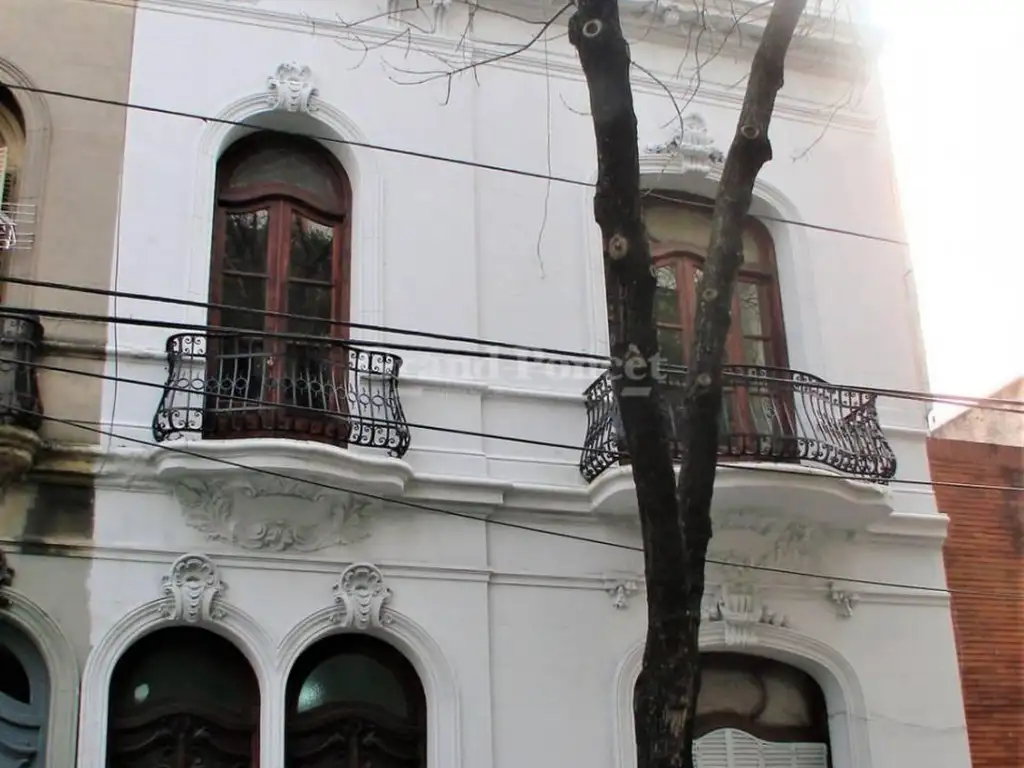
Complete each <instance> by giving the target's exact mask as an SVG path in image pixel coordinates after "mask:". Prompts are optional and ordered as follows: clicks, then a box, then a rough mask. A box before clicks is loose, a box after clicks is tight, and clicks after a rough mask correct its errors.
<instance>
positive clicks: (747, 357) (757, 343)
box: [743, 339, 768, 365]
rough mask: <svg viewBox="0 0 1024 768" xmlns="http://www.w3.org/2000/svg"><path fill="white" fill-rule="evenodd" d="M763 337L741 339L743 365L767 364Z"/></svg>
mask: <svg viewBox="0 0 1024 768" xmlns="http://www.w3.org/2000/svg"><path fill="white" fill-rule="evenodd" d="M766 352H767V350H766V349H765V343H764V340H763V339H744V340H743V364H744V365H768V356H767V354H766Z"/></svg>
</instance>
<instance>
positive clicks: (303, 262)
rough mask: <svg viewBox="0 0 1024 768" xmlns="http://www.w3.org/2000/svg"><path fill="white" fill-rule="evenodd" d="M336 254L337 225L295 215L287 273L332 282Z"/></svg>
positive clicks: (302, 277)
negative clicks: (335, 229) (333, 256)
mask: <svg viewBox="0 0 1024 768" xmlns="http://www.w3.org/2000/svg"><path fill="white" fill-rule="evenodd" d="M333 253H334V227H331V226H326V225H324V224H320V223H318V222H315V221H313V220H312V219H307V218H306V217H305V216H303V215H302V214H299V213H296V214H294V215H293V216H292V232H291V254H290V258H289V261H288V274H289V276H290V277H293V278H300V279H302V280H317V281H319V282H324V283H330V282H331V281H332V278H333V274H332V270H331V266H332V258H331V257H332V255H333Z"/></svg>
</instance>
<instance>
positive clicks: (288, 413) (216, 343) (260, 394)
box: [153, 332, 409, 457]
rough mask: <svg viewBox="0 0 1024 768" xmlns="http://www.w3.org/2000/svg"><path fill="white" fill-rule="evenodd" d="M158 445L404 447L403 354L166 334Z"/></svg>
mask: <svg viewBox="0 0 1024 768" xmlns="http://www.w3.org/2000/svg"><path fill="white" fill-rule="evenodd" d="M167 365H168V374H167V381H166V384H165V385H164V393H163V397H162V398H161V401H160V405H159V406H158V408H157V411H156V414H155V415H154V417H153V436H154V437H155V438H156V440H157V441H158V442H162V441H164V440H173V439H178V438H183V437H186V436H188V435H194V436H198V437H205V438H214V439H227V438H242V437H290V438H296V439H300V440H316V441H320V442H326V443H331V444H334V445H338V446H345V445H356V446H366V447H372V448H383V449H386V450H387V451H388V453H389V454H390V455H392V456H395V457H401V456H403V455H404V454H405V452H406V451H407V450H408V449H409V427H408V423H407V422H406V419H405V414H404V412H403V410H402V403H401V400H400V399H399V395H398V376H399V371H400V369H401V367H402V358H401V357H399V356H398V355H394V354H392V353H390V352H385V351H380V350H374V349H367V348H364V347H362V346H360V345H356V344H353V343H349V342H344V341H340V340H332V339H325V340H323V341H318V342H305V341H301V342H295V341H292V340H288V339H274V338H270V337H263V336H249V335H244V334H239V333H229V332H209V333H203V334H196V333H182V334H176V335H174V336H171V337H170V338H168V340H167Z"/></svg>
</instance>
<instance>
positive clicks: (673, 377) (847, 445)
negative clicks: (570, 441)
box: [580, 366, 896, 482]
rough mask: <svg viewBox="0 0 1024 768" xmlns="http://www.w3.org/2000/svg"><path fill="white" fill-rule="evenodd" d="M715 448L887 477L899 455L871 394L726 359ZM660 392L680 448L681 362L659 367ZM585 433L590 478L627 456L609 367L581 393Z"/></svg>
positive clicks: (584, 460)
mask: <svg viewBox="0 0 1024 768" xmlns="http://www.w3.org/2000/svg"><path fill="white" fill-rule="evenodd" d="M725 372H726V380H725V397H724V402H723V404H722V405H723V407H722V420H721V422H720V425H721V426H720V428H719V442H718V455H719V456H720V457H721V458H725V459H743V458H748V459H753V460H760V461H775V462H782V461H806V462H812V463H817V464H822V465H824V466H827V467H831V468H832V469H835V470H837V471H839V472H842V473H844V474H847V475H851V476H856V477H860V478H864V479H871V480H876V481H879V482H885V481H886V480H888V479H889V478H891V477H892V476H893V475H894V474H895V473H896V456H895V454H894V453H893V451H892V448H890V447H889V443H888V442H887V441H886V439H885V435H884V434H883V433H882V428H881V426H880V424H879V423H878V413H877V411H876V410H875V396H874V395H873V394H870V393H867V392H861V391H858V390H856V389H848V388H844V387H833V386H831V385H829V384H828V383H827V382H825V381H823V380H822V379H819V378H818V377H816V376H811V375H810V374H807V373H800V372H798V371H790V370H787V369H784V368H762V367H750V366H727V367H726V368H725ZM664 373H665V377H664V379H663V387H662V396H663V400H664V403H665V408H666V411H667V414H666V416H667V422H668V425H669V426H668V428H669V440H670V442H671V446H672V452H673V455H674V456H678V455H679V440H680V438H681V434H680V432H679V418H678V411H679V404H680V403H679V399H680V395H681V394H682V384H683V379H684V377H685V375H686V370H685V369H684V368H668V369H666V370H665V371H664ZM584 397H585V399H586V407H587V434H586V439H585V441H584V443H583V453H582V455H581V456H580V472H581V473H582V475H583V477H584V478H585V479H586V480H587V482H590V481H592V480H593V479H594V478H596V477H597V476H598V475H600V474H601V473H602V472H604V471H605V470H606V469H608V467H610V466H612V465H613V464H616V463H618V462H619V461H620V460H621V461H622V462H624V463H625V462H628V456H627V450H626V444H625V440H624V439H623V434H622V425H621V421H620V419H619V409H618V405H617V403H616V402H615V394H614V392H613V389H612V380H611V375H610V374H609V373H608V372H605V373H603V374H602V375H601V376H599V377H598V379H597V381H595V382H594V383H593V384H591V385H590V386H589V387H588V388H587V390H586V392H585V393H584Z"/></svg>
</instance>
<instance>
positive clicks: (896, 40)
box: [871, 0, 1024, 421]
mask: <svg viewBox="0 0 1024 768" xmlns="http://www.w3.org/2000/svg"><path fill="white" fill-rule="evenodd" d="M871 3H872V8H873V11H874V14H875V15H876V17H877V19H878V20H879V21H880V22H881V23H882V25H883V26H884V28H885V30H886V35H887V41H886V44H885V50H884V54H883V58H882V77H883V83H884V87H885V91H886V102H887V108H888V112H889V123H890V131H891V133H892V140H893V144H894V150H895V154H896V167H897V174H898V177H899V186H900V193H901V197H902V202H903V214H904V220H905V223H906V228H907V235H908V237H909V239H910V244H911V254H912V258H913V264H914V272H915V274H916V278H917V287H918V296H919V301H920V311H921V324H922V326H923V330H924V341H925V349H926V353H927V359H928V373H929V378H930V383H931V389H932V391H934V392H938V393H942V394H958V395H971V396H979V397H980V396H985V395H988V394H991V393H992V392H993V391H994V390H996V389H998V388H999V387H1001V386H1002V385H1003V384H1006V383H1008V382H1009V381H1010V380H1012V379H1014V378H1016V377H1017V376H1020V375H1021V374H1024V339H1022V338H1021V333H1022V332H1024V301H1022V294H1024V237H1022V233H1021V223H1022V222H1021V219H1022V218H1024V206H1022V205H1021V202H1022V200H1024V194H1022V191H1021V188H1022V186H1024V145H1022V143H1021V141H1020V139H1019V137H1018V136H1017V130H1024V110H1022V109H1021V99H1020V91H1021V83H1020V78H1021V75H1022V73H1024V43H1022V41H1021V38H1020V30H1021V29H1024V0H970V2H965V1H964V0H871ZM957 410H958V409H956V408H952V409H950V408H943V407H938V408H936V411H935V413H934V417H935V419H937V420H938V421H944V420H945V419H947V418H949V417H950V416H951V415H953V414H954V413H956V411H957Z"/></svg>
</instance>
